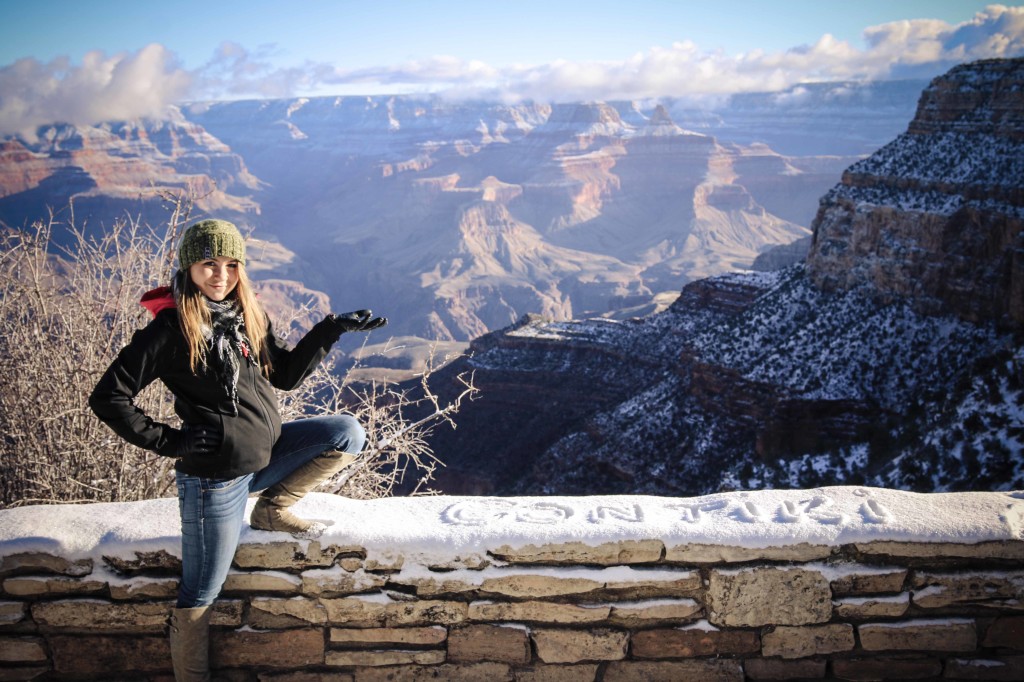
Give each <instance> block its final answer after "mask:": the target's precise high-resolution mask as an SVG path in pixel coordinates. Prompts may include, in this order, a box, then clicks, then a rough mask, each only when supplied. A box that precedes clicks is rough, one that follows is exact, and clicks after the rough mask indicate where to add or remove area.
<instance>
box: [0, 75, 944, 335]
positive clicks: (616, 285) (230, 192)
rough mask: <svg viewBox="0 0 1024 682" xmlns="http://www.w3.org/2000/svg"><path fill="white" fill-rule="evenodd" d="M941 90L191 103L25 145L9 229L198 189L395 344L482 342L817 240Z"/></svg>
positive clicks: (6, 164) (10, 170)
mask: <svg viewBox="0 0 1024 682" xmlns="http://www.w3.org/2000/svg"><path fill="white" fill-rule="evenodd" d="M923 86H924V83H923V82H917V81H906V82H894V83H869V84H854V83H840V84H809V85H806V86H801V87H800V88H797V89H793V90H791V91H787V92H784V93H766V94H764V95H746V96H736V97H735V98H733V99H732V100H729V101H725V102H721V103H718V104H715V105H706V106H704V107H703V108H695V107H694V106H693V104H692V103H686V102H680V101H671V100H665V101H664V102H650V103H639V102H584V103H573V104H558V105H551V104H544V103H535V102H523V103H517V104H502V103H495V102H478V101H472V102H453V101H446V100H442V99H440V98H436V97H419V98H416V97H383V96H382V97H345V98H335V97H322V98H303V99H293V100H259V101H234V102H206V103H188V104H183V105H181V106H179V107H176V108H174V110H173V111H171V112H169V114H168V117H167V119H166V120H160V121H135V122H121V123H108V124H102V125H98V126H94V127H72V126H67V125H54V126H50V127H46V128H43V129H40V130H39V131H37V135H36V136H35V138H34V139H26V138H24V137H12V138H7V139H5V140H4V141H3V147H2V148H0V221H2V222H3V223H5V224H7V225H10V226H12V227H19V226H23V225H26V224H29V223H31V222H32V221H34V220H37V219H40V218H45V217H47V215H48V210H49V209H50V208H52V209H54V210H55V211H56V212H57V219H58V220H70V219H71V218H72V217H73V218H74V219H75V220H76V221H77V222H80V223H87V224H88V225H89V226H90V229H95V230H99V229H102V228H103V226H104V225H109V224H110V223H111V222H112V221H114V220H116V219H118V218H124V217H125V216H133V217H136V218H137V219H139V220H141V221H143V222H147V223H149V224H151V225H154V226H159V225H162V224H164V223H165V222H166V220H167V217H168V213H167V210H166V207H165V205H164V202H163V198H164V197H165V196H166V195H167V194H168V193H174V192H191V193H193V194H194V196H195V207H194V210H193V215H194V216H196V217H198V216H200V215H216V216H219V217H224V218H228V219H231V220H233V221H235V222H236V223H238V224H239V225H240V226H242V227H243V229H244V230H246V231H251V233H252V235H253V237H254V238H257V239H261V240H263V241H265V242H269V243H273V244H275V245H278V247H279V248H280V249H284V250H286V251H288V252H290V253H291V254H293V256H291V257H290V259H288V261H287V264H286V265H287V267H285V268H282V269H275V268H273V267H271V268H265V269H264V275H263V276H265V277H268V278H273V279H275V280H279V281H283V280H289V281H292V282H297V283H301V285H302V286H301V287H298V286H296V287H295V288H296V289H297V291H299V292H303V291H311V292H323V293H324V294H326V295H327V297H328V298H329V301H330V303H331V304H332V305H333V306H335V307H337V308H338V309H341V308H345V309H349V308H355V307H371V308H374V309H376V310H380V311H382V312H386V314H388V316H389V318H390V320H391V324H392V327H391V329H392V330H393V332H394V333H395V334H396V335H400V336H407V337H418V338H420V339H423V340H424V341H433V340H442V341H449V342H452V341H458V342H462V343H465V342H467V341H469V340H470V339H472V338H475V337H477V336H480V335H481V334H484V333H487V332H490V331H494V330H497V329H501V328H503V327H505V326H507V325H508V324H510V323H512V322H514V321H515V320H517V319H518V318H519V317H521V316H522V315H523V314H527V313H535V314H541V315H544V316H545V317H549V318H552V319H559V320H567V319H572V318H582V317H588V316H592V315H605V314H614V311H615V310H617V309H620V308H629V307H635V306H640V305H655V307H657V308H663V307H664V305H656V304H655V303H654V302H655V301H656V300H659V299H664V298H665V297H667V296H670V295H675V294H677V293H678V291H679V289H680V287H681V286H682V285H683V284H685V283H686V282H688V281H692V280H695V279H699V278H702V277H706V276H710V275H715V274H720V273H723V272H730V271H734V270H736V269H738V268H746V267H750V266H751V264H752V263H753V262H754V261H755V260H756V259H757V258H758V257H759V256H762V255H763V254H765V253H766V252H767V251H769V250H770V249H771V248H772V247H773V246H779V245H786V244H790V243H792V242H794V241H795V240H798V239H800V238H805V237H807V236H809V230H808V227H809V225H810V222H811V220H812V219H813V217H814V215H815V212H816V211H817V202H818V198H819V197H820V196H821V195H822V194H823V193H824V192H825V191H826V190H827V189H828V188H829V187H830V186H831V185H832V184H833V183H834V179H835V177H836V176H837V175H838V174H839V173H840V172H841V171H842V169H844V168H846V167H848V166H849V165H850V164H851V163H853V162H854V161H856V160H857V159H859V158H862V157H863V156H864V155H865V154H868V153H870V152H871V151H873V150H874V149H875V148H877V147H878V146H880V145H882V144H884V143H885V142H886V141H887V140H888V139H891V137H892V136H893V135H895V134H897V133H899V132H900V131H901V130H902V129H903V128H904V127H905V125H906V120H907V119H908V118H909V116H910V114H911V112H912V111H913V106H914V103H915V102H916V98H917V95H918V93H919V92H920V89H921V88H922V87H923ZM837 120H839V121H842V123H843V125H842V126H841V127H840V129H839V130H840V132H839V133H838V134H837V133H836V126H835V122H836V121H837ZM776 147H778V148H779V149H783V150H785V151H779V149H777V148H776ZM802 253H803V251H802V248H800V247H798V248H797V251H796V253H795V254H794V255H790V256H788V257H785V258H784V261H785V262H791V261H792V259H793V258H794V257H795V258H799V257H801V256H802ZM278 262H281V261H280V259H279V261H278ZM299 295H300V296H301V295H302V294H301V293H300V294H299ZM297 302H299V303H301V302H304V299H302V298H299V299H298V300H297Z"/></svg>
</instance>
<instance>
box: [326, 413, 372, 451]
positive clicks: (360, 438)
mask: <svg viewBox="0 0 1024 682" xmlns="http://www.w3.org/2000/svg"><path fill="white" fill-rule="evenodd" d="M331 420H332V425H331V426H332V430H333V431H334V439H333V442H334V447H335V448H336V449H338V450H341V451H342V452H347V453H349V454H353V455H358V454H359V453H360V452H362V451H363V446H364V445H365V444H366V429H364V428H363V425H362V424H360V423H359V420H358V419H356V418H355V417H353V416H352V415H350V414H337V415H334V416H332V417H331Z"/></svg>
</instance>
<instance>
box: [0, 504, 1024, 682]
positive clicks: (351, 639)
mask: <svg viewBox="0 0 1024 682" xmlns="http://www.w3.org/2000/svg"><path fill="white" fill-rule="evenodd" d="M251 502H252V501H250V504H251ZM298 511H299V513H301V514H303V516H305V517H307V518H316V519H319V520H321V521H323V522H324V523H326V524H329V527H328V530H327V531H326V533H325V534H324V535H323V536H322V537H321V538H320V539H319V540H318V541H296V540H295V539H294V538H292V537H291V536H289V535H286V534H283V533H271V532H260V531H254V530H251V529H249V528H246V529H245V530H244V532H243V535H242V538H241V544H240V546H239V549H238V552H237V553H236V555H235V557H234V567H233V569H232V571H231V573H230V574H229V576H228V580H227V583H226V585H225V589H224V593H223V598H222V599H220V600H219V601H218V602H217V603H216V605H215V607H214V617H213V630H212V635H211V637H212V649H211V651H212V657H213V658H212V666H213V668H214V670H215V672H217V673H225V674H228V676H229V679H231V680H238V681H239V682H242V681H245V682H265V681H273V682H322V681H323V680H344V681H345V682H366V681H367V680H425V679H445V680H456V681H459V680H465V681H467V682H469V681H473V680H488V682H495V681H497V680H506V681H508V682H513V681H514V682H523V681H526V680H531V681H533V682H538V681H539V680H552V681H562V680H564V681H576V680H587V681H589V682H597V681H600V682H625V681H627V680H673V681H675V680H689V679H700V680H702V682H709V681H710V682H714V681H718V680H728V681H730V682H732V681H735V682H740V681H742V680H762V679H776V680H777V679H822V678H826V677H827V678H829V679H851V680H853V679H857V680H859V679H911V678H913V679H920V678H929V679H931V678H943V679H954V680H955V679H971V680H1016V679H1024V636H1022V633H1024V613H1022V612H1024V492H968V493H925V494H922V493H911V492H903V491H897V490H889V489H880V488H869V487H825V488H817V489H810V490H766V491H758V492H735V493H721V494H714V495H708V496H704V497H693V498H670V497H653V496H595V497H503V498H498V497H448V496H432V497H431V496H428V497H414V498H388V499H377V500H367V501H359V500H351V499H347V498H343V497H338V496H334V495H329V494H322V493H314V494H311V495H310V496H308V497H307V498H305V499H304V500H302V501H301V502H300V503H299V504H298ZM179 544H180V536H179V530H178V512H177V502H176V500H174V499H170V498H167V499H157V500H149V501H143V502H132V503H105V504H89V505H56V506H26V507H21V508H15V509H8V510H3V511H0V591H2V596H0V661H3V663H4V665H5V666H7V669H5V671H4V673H3V676H0V678H2V679H18V680H28V679H36V678H38V679H41V680H78V681H82V680H87V681H90V682H95V681H99V680H112V679H132V680H160V681H162V682H166V681H167V680H169V679H170V678H169V675H170V670H171V666H170V654H169V649H168V645H167V640H166V638H165V637H164V635H163V634H162V633H163V628H164V624H165V621H166V618H167V615H168V613H169V611H170V609H171V607H172V605H173V604H174V598H175V595H176V592H177V575H178V572H179V571H180V560H179ZM8 670H9V672H8Z"/></svg>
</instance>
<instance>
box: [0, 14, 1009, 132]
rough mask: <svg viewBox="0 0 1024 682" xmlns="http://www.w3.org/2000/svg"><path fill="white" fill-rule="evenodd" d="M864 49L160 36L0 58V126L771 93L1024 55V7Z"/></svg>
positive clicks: (826, 38) (920, 22)
mask: <svg viewBox="0 0 1024 682" xmlns="http://www.w3.org/2000/svg"><path fill="white" fill-rule="evenodd" d="M863 35H864V40H865V47H863V48H861V47H856V46H854V45H851V44H850V43H848V42H845V41H842V40H838V39H836V38H835V37H833V36H831V35H828V34H826V35H823V36H822V37H821V38H819V39H818V40H817V41H816V42H815V43H813V44H810V45H800V46H797V47H793V48H791V49H789V50H785V51H782V52H765V51H763V50H752V51H750V52H746V53H743V54H739V55H730V54H726V53H724V52H722V51H702V50H701V49H700V48H699V47H698V46H697V45H696V44H694V43H693V42H690V41H685V42H678V43H673V44H672V45H670V46H668V47H653V48H651V49H649V50H647V51H646V52H640V53H637V54H634V55H632V56H629V57H627V58H625V59H623V60H619V61H603V62H574V61H565V60H562V61H555V62H551V63H548V64H540V65H521V64H514V65H510V66H502V67H495V66H492V65H489V64H485V63H483V62H479V61H466V60H461V59H457V58H454V57H447V56H436V57H431V58H428V59H419V60H412V61H408V62H405V63H403V64H398V65H392V66H380V67H374V68H364V69H356V70H345V69H342V68H338V67H337V66H335V65H331V64H325V63H313V62H307V63H305V64H301V65H299V66H292V67H287V68H281V67H277V66H275V65H274V60H273V57H274V54H273V47H272V46H270V47H267V46H264V47H260V48H258V49H256V50H255V51H250V50H248V49H246V48H244V47H243V46H241V45H238V44H236V43H231V42H225V43H222V44H221V45H220V46H219V47H218V48H217V50H216V51H215V53H214V55H213V57H212V58H211V59H210V60H209V61H208V62H207V63H206V64H204V65H203V66H202V67H200V68H198V69H196V70H194V71H185V70H183V69H182V68H181V67H180V66H178V65H177V64H176V62H175V59H174V57H173V55H172V54H171V53H170V52H168V51H167V50H166V49H165V48H164V47H162V46H160V45H150V46H148V47H146V48H143V49H142V50H139V51H138V52H136V53H134V54H119V55H114V56H111V57H107V56H105V55H103V54H102V53H100V52H93V53H90V54H88V55H87V56H86V57H85V59H83V61H82V63H81V64H80V65H72V64H70V63H69V61H68V60H67V59H59V60H54V61H52V62H50V63H47V64H43V63H40V62H38V61H36V60H34V59H23V60H20V61H18V62H15V63H14V64H11V65H9V66H6V67H0V133H5V132H22V133H24V134H28V135H31V134H32V131H34V129H35V127H36V126H38V125H41V124H46V123H52V122H57V121H66V122H70V123H77V124H90V123H96V122H99V121H106V120H117V119H129V118H136V117H140V116H159V115H160V114H161V112H162V111H163V110H164V108H165V107H166V105H167V104H170V103H174V102H176V101H181V100H183V99H186V98H188V99H225V98H240V97H260V98H266V97H290V96H294V95H297V94H309V93H323V94H326V93H330V92H337V91H338V90H339V89H340V90H346V91H349V92H356V91H359V90H360V89H362V90H363V92H367V91H370V92H378V93H379V92H423V91H430V92H440V93H443V94H447V95H450V96H456V97H487V98H494V99H501V100H512V99H522V98H530V99H536V100H541V101H574V100H595V99H601V100H610V99H649V98H656V97H665V96H673V97H687V96H689V97H699V96H716V95H717V96H720V95H727V94H731V93H734V92H749V91H771V90H783V89H785V88H788V87H791V86H794V85H798V84H800V83H804V82H811V81H837V80H859V79H865V80H867V79H886V78H907V77H917V78H922V77H931V76H935V75H938V74H940V73H943V72H945V71H946V70H948V69H949V68H950V67H951V66H953V65H955V64H958V63H961V62H964V61H971V60H976V59H984V58H995V57H1017V56H1021V55H1024V7H1005V6H1002V5H991V6H989V7H987V8H985V10H984V11H982V12H979V13H977V14H976V15H975V16H974V17H973V18H972V19H971V20H969V21H966V22H963V23H961V24H958V25H951V24H948V23H946V22H943V21H939V20H935V19H914V20H905V21H898V22H892V23H888V24H882V25H880V26H873V27H870V28H868V29H866V30H865V31H864V34H863Z"/></svg>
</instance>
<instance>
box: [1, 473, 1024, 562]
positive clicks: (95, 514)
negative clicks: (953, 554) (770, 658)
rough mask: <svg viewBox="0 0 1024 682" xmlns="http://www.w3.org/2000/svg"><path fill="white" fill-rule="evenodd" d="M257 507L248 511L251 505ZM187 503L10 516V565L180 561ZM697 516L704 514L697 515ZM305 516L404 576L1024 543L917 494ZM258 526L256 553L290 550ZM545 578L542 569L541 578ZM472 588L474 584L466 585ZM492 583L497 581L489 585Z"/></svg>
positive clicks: (480, 503) (379, 505)
mask: <svg viewBox="0 0 1024 682" xmlns="http://www.w3.org/2000/svg"><path fill="white" fill-rule="evenodd" d="M254 501H255V500H254V499H250V500H249V504H250V506H251V505H252V504H253V503H254ZM177 507H178V503H177V500H176V499H174V498H163V499H157V500H147V501H143V502H131V503H127V502H126V503H100V504H87V505H86V504H74V505H72V504H69V505H54V506H25V507H19V508H14V509H6V510H2V511H0V556H6V555H11V554H17V553H22V552H46V553H49V554H53V555H58V556H62V557H65V558H67V559H70V560H78V559H85V558H91V559H93V560H94V561H95V563H96V564H97V565H101V564H102V561H101V560H102V557H103V556H117V557H122V558H128V559H133V558H135V555H136V553H138V552H155V551H159V550H164V551H166V552H168V553H169V554H172V555H176V556H177V555H180V554H179V553H180V549H179V545H180V532H179V518H178V508H177ZM694 510H697V512H698V513H695V512H694ZM296 512H297V513H299V514H300V515H302V516H305V517H307V518H315V519H320V520H323V521H324V522H325V523H328V524H331V525H330V526H329V528H328V529H327V531H326V532H325V534H324V536H323V537H322V538H321V539H320V543H321V545H327V544H337V545H344V546H351V545H359V546H361V547H364V548H365V549H366V551H367V554H368V556H369V557H370V558H376V557H393V556H394V555H395V554H396V552H398V553H401V554H402V555H403V556H405V558H406V562H405V568H403V572H404V571H405V570H408V571H409V572H410V574H412V572H413V571H415V570H416V569H415V568H414V567H413V566H412V565H411V564H413V563H415V562H416V561H419V562H420V563H422V564H424V565H431V564H432V563H437V562H446V561H450V560H451V559H452V558H453V557H456V556H461V557H465V556H467V555H474V554H477V555H482V554H485V553H486V552H487V551H488V550H496V549H499V548H501V547H503V546H508V547H512V548H522V547H525V546H529V545H532V546H535V547H540V546H543V545H545V544H561V543H583V544H585V545H589V546H597V545H600V544H603V543H608V542H620V541H630V540H633V541H639V540H660V541H662V542H663V543H664V544H665V545H666V546H667V547H674V546H680V545H688V544H711V545H727V546H733V547H745V548H765V547H780V546H789V545H797V544H800V543H808V544H813V545H827V546H838V545H843V544H849V543H863V542H870V541H874V540H891V541H904V542H930V543H939V542H948V543H962V544H973V543H978V542H985V541H1006V540H1024V492H972V493H928V494H922V493H911V492H905V491H898V490H889V489H883V488H866V487H855V486H837V487H825V488H816V489H810V490H764V491H756V492H737V493H719V494H714V495H707V496H703V497H698V498H672V497H654V496H591V497H508V498H496V497H455V496H428V497H414V498H384V499H377V500H352V499H348V498H344V497H340V496H337V495H331V494H326V493H313V494H310V495H309V496H307V497H306V498H305V499H303V500H302V501H300V502H299V504H298V505H297V506H296ZM289 540H292V538H291V537H290V536H288V535H286V534H284V533H267V532H262V531H254V530H252V529H251V528H249V527H247V526H246V527H245V528H244V530H243V533H242V538H241V541H242V542H243V543H261V542H274V541H289ZM534 570H536V569H534ZM559 575H560V576H561V575H572V576H575V577H587V578H594V579H598V580H602V581H605V580H607V581H613V580H620V579H625V580H638V579H641V580H642V579H644V577H645V576H647V575H650V574H649V573H647V572H645V571H642V570H640V571H638V570H635V569H631V568H628V567H619V568H614V569H606V570H599V569H578V570H577V571H576V572H573V573H571V574H565V573H562V572H560V573H559ZM460 577H465V576H461V574H460ZM480 577H481V579H483V578H485V577H486V576H483V575H481V576H480ZM677 577H678V576H677Z"/></svg>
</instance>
